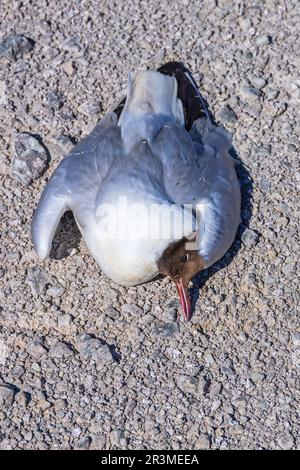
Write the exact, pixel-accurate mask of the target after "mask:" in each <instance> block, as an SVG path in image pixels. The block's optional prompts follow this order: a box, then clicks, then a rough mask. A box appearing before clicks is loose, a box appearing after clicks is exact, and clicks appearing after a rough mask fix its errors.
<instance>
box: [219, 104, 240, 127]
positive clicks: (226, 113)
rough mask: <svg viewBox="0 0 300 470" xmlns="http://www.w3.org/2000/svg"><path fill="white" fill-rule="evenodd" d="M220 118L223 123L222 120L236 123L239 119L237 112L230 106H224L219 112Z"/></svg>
mask: <svg viewBox="0 0 300 470" xmlns="http://www.w3.org/2000/svg"><path fill="white" fill-rule="evenodd" d="M218 119H219V121H220V122H221V123H222V122H230V123H234V122H236V121H237V119H238V118H237V115H236V113H235V112H234V111H233V110H232V109H231V108H230V107H229V106H223V107H222V108H221V109H220V111H219V112H218Z"/></svg>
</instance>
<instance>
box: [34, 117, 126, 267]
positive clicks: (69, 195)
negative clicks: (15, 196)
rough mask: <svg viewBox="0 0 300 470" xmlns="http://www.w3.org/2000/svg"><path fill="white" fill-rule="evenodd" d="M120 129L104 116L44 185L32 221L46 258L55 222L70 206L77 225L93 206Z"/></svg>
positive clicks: (83, 222)
mask: <svg viewBox="0 0 300 470" xmlns="http://www.w3.org/2000/svg"><path fill="white" fill-rule="evenodd" d="M119 147H120V130H119V128H118V126H117V117H116V115H115V114H114V113H112V114H109V115H107V116H106V117H104V118H103V119H102V120H101V121H100V123H99V124H98V125H97V126H96V127H95V129H94V130H93V131H92V133H91V134H90V135H89V136H87V137H86V138H85V139H83V140H82V141H81V142H80V143H79V144H78V145H77V146H76V147H74V149H73V150H72V151H71V153H70V154H69V155H68V156H67V157H65V158H64V159H63V160H62V161H61V163H60V164H59V165H58V167H57V169H56V170H55V172H54V173H53V175H52V177H51V178H50V180H49V182H48V184H47V186H46V187H45V189H44V191H43V193H42V196H41V198H40V201H39V203H38V206H37V208H36V211H35V213H34V216H33V219H32V224H31V236H32V242H33V245H34V248H35V251H36V253H37V255H38V257H39V258H40V259H42V260H43V259H45V258H46V257H47V256H48V255H49V253H50V250H51V244H52V239H53V237H54V234H55V231H56V228H57V226H58V223H59V221H60V219H61V217H62V215H63V214H64V212H66V211H67V210H72V211H73V213H74V215H75V219H76V221H77V223H78V224H79V226H80V228H81V229H82V227H84V226H85V225H86V223H87V222H88V218H89V217H90V216H91V215H92V213H93V210H94V206H93V204H94V200H95V199H96V193H97V191H98V190H99V188H100V186H101V183H102V181H103V178H105V176H106V174H107V172H108V171H109V168H110V166H111V163H112V161H113V160H114V158H115V157H116V156H118V155H119V154H120V149H119Z"/></svg>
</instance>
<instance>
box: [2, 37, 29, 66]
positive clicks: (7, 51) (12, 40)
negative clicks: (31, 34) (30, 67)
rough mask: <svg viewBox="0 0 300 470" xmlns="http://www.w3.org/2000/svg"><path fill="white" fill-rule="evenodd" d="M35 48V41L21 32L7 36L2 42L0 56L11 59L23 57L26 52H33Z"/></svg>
mask: <svg viewBox="0 0 300 470" xmlns="http://www.w3.org/2000/svg"><path fill="white" fill-rule="evenodd" d="M33 48H34V41H33V40H32V39H29V38H26V37H25V36H22V35H20V34H12V35H11V36H7V37H6V38H4V39H3V40H2V41H1V43H0V57H5V58H6V59H8V60H10V61H16V60H18V59H21V58H22V57H23V55H24V54H27V53H28V52H31V51H32V49H33Z"/></svg>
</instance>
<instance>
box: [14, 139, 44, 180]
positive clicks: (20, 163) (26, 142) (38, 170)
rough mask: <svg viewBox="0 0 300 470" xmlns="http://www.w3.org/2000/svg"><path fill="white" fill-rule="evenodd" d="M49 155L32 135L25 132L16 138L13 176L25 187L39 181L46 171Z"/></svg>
mask: <svg viewBox="0 0 300 470" xmlns="http://www.w3.org/2000/svg"><path fill="white" fill-rule="evenodd" d="M47 166H48V154H47V151H46V149H45V148H44V147H43V146H42V145H41V144H40V143H39V141H38V140H37V139H36V138H35V137H34V136H32V135H30V134H28V133H26V132H23V133H20V134H18V135H17V136H16V138H15V141H14V154H13V158H12V175H13V177H14V178H15V179H16V180H18V181H20V183H22V184H23V185H24V186H28V185H29V184H30V183H31V182H32V181H34V180H36V179H38V178H39V177H40V176H42V174H43V173H44V172H45V171H46V169H47Z"/></svg>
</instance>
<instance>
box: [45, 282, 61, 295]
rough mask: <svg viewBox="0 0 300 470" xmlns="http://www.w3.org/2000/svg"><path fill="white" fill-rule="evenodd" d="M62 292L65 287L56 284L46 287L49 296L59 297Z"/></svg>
mask: <svg viewBox="0 0 300 470" xmlns="http://www.w3.org/2000/svg"><path fill="white" fill-rule="evenodd" d="M64 292H65V289H64V288H63V287H62V286H60V285H56V286H51V287H49V289H47V292H46V294H47V295H50V296H51V297H61V296H62V295H63V294H64Z"/></svg>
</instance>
